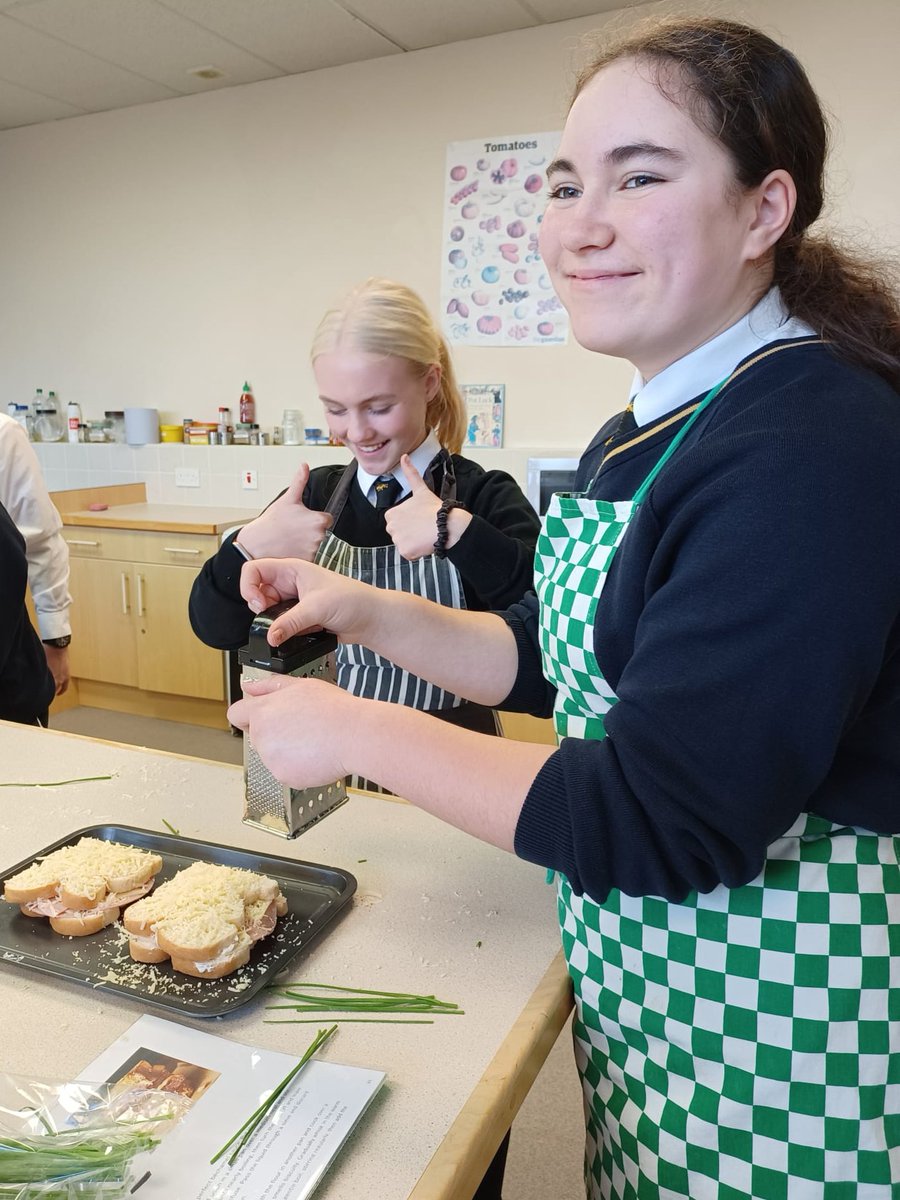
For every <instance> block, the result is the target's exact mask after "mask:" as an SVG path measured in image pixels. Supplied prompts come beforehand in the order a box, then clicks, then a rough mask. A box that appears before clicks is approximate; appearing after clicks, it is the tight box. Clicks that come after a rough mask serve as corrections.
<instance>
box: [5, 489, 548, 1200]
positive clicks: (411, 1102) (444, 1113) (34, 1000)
mask: <svg viewBox="0 0 900 1200" xmlns="http://www.w3.org/2000/svg"><path fill="white" fill-rule="evenodd" d="M138 507H143V506H138ZM148 507H153V506H148ZM0 763H2V767H0V781H2V782H3V783H5V784H9V783H15V784H19V785H21V784H23V783H29V782H31V783H40V784H42V786H39V787H23V786H11V787H10V786H6V787H4V788H3V808H2V814H0V835H2V838H0V846H2V850H0V868H2V869H6V868H8V867H10V866H12V865H13V864H15V863H17V862H19V861H20V860H23V859H25V858H27V857H30V856H31V855H33V854H34V853H36V852H37V851H39V850H40V849H42V848H43V847H44V846H47V845H49V844H50V843H51V842H53V841H55V840H56V839H58V838H60V837H64V836H66V835H68V834H70V833H73V832H75V831H76V830H78V829H81V828H84V827H88V826H92V825H96V824H100V823H103V822H118V823H120V824H126V825H133V826H138V827H143V828H147V829H158V830H159V831H160V832H165V826H164V825H163V820H166V821H168V822H169V823H170V824H172V825H174V826H175V827H176V828H178V829H179V830H180V831H181V832H182V833H183V834H184V835H185V836H189V837H196V838H200V839H205V840H208V841H213V842H220V843H224V844H227V845H232V846H237V847H241V848H244V849H249V850H256V851H258V852H265V853H267V854H276V855H282V856H284V857H286V858H296V859H303V860H306V861H310V862H316V863H321V864H325V865H328V866H335V867H341V868H343V869H345V870H348V871H350V872H351V873H352V874H353V875H355V876H356V878H357V880H358V889H357V893H356V895H355V897H354V898H353V902H352V905H351V906H349V907H348V911H346V912H345V914H344V915H343V916H342V917H341V918H340V919H339V920H338V922H337V923H336V924H335V926H333V927H332V928H331V930H330V931H329V932H328V933H327V935H326V936H325V937H324V938H323V939H322V940H321V942H319V943H318V944H315V945H313V946H312V947H311V948H310V949H309V950H308V952H307V953H306V954H305V955H304V956H303V957H302V958H301V960H300V963H302V967H301V971H302V974H301V975H300V976H299V977H302V978H306V979H310V980H313V981H322V982H332V983H340V984H347V985H352V986H357V987H377V988H381V989H385V990H389V991H412V992H421V993H434V994H436V995H437V996H438V997H439V998H441V999H447V1000H451V1001H454V1002H455V1003H457V1004H459V1005H460V1006H461V1007H462V1008H463V1009H465V1014H466V1015H465V1016H463V1017H459V1018H454V1019H452V1020H450V1019H446V1020H445V1021H444V1022H443V1023H441V1022H440V1021H439V1020H438V1021H436V1023H435V1024H434V1025H422V1026H418V1025H416V1026H407V1027H404V1026H398V1025H377V1026H374V1027H367V1026H365V1025H353V1024H345V1025H341V1026H339V1032H338V1034H337V1035H336V1036H335V1037H334V1039H333V1040H332V1042H331V1043H330V1044H329V1046H328V1047H327V1049H326V1051H324V1052H323V1053H324V1054H325V1056H326V1057H328V1058H330V1059H332V1060H334V1061H337V1062H345V1063H353V1064H357V1065H361V1066H371V1067H378V1068H381V1069H383V1070H385V1071H386V1072H387V1076H388V1078H387V1083H386V1085H385V1088H384V1089H383V1091H382V1094H381V1095H380V1096H379V1097H378V1099H377V1100H376V1102H375V1104H374V1105H373V1107H372V1109H371V1110H370V1112H369V1113H368V1114H367V1115H366V1117H365V1119H364V1120H363V1122H362V1123H361V1124H360V1126H359V1128H358V1129H357V1130H356V1131H355V1133H354V1134H353V1135H352V1138H351V1141H350V1142H349V1143H348V1145H347V1146H346V1147H345V1148H344V1151H343V1153H342V1156H341V1157H340V1158H339V1160H338V1162H337V1163H336V1164H335V1166H334V1168H333V1169H332V1171H331V1172H330V1173H329V1174H328V1176H327V1177H326V1179H325V1180H324V1182H323V1184H322V1185H321V1187H320V1189H319V1190H318V1191H317V1193H316V1195H317V1200H319V1198H321V1200H358V1198H359V1197H362V1196H366V1197H377V1198H378V1200H406V1198H407V1197H409V1198H410V1200H469V1198H470V1197H471V1196H472V1193H473V1191H474V1189H475V1187H476V1186H477V1184H478V1182H479V1180H480V1177H481V1175H482V1174H483V1172H484V1170H485V1168H486V1166H487V1164H488V1162H489V1161H490V1159H491V1157H492V1155H493V1153H494V1150H495V1149H496V1147H497V1145H498V1144H499V1140H500V1138H501V1136H502V1134H503V1132H504V1131H505V1129H506V1128H508V1126H509V1124H510V1122H511V1121H512V1118H513V1117H514V1115H515V1113H516V1111H517V1110H518V1107H519V1105H520V1104H521V1102H522V1099H523V1098H524V1096H525V1094H526V1093H527V1091H528V1088H529V1087H530V1086H531V1083H532V1082H533V1080H534V1078H535V1076H536V1074H537V1072H538V1070H539V1069H540V1066H541V1064H542V1063H543V1061H544V1059H545V1058H546V1056H547V1054H548V1053H549V1050H550V1048H551V1047H552V1045H553V1043H554V1041H555V1040H556V1036H557V1034H558V1033H559V1030H560V1029H561V1028H562V1026H563V1024H564V1023H565V1020H566V1017H567V1015H568V1013H569V1011H570V1009H571V993H570V989H569V985H568V979H567V976H566V973H565V965H564V962H563V960H562V955H561V953H560V951H559V930H558V926H557V921H556V914H555V908H556V903H555V890H554V889H553V888H551V887H548V886H547V885H546V883H545V882H544V872H543V871H542V870H541V869H539V868H538V867H535V866H533V865H530V864H528V863H524V862H522V861H520V860H518V859H516V858H514V857H513V856H511V855H509V854H506V853H504V852H503V851H500V850H497V849H495V848H493V847H491V846H488V845H485V844H483V843H481V842H478V841H476V840H474V839H472V838H470V837H467V836H466V835H464V834H462V833H460V832H459V831H457V830H455V829H452V828H450V827H449V826H447V825H444V824H442V823H441V822H439V821H437V820H436V819H434V818H433V817H431V816H429V815H428V814H426V813H423V812H421V811H420V810H419V809H416V808H414V807H412V806H411V805H408V804H405V803H403V802H402V801H397V800H394V799H390V798H384V797H377V796H373V795H369V794H365V793H358V794H352V795H351V798H350V800H349V802H348V803H347V804H345V805H344V806H343V807H341V808H340V809H338V810H336V811H335V812H333V813H331V814H330V815H328V816H327V817H325V818H324V819H323V820H322V821H320V822H319V823H318V824H316V825H315V826H313V827H312V828H311V829H309V830H307V831H306V832H305V833H303V834H302V835H301V836H300V837H299V838H297V839H296V840H293V841H287V840H284V839H281V838H278V837H275V836H274V835H271V834H268V833H266V832H264V831H262V830H259V829H255V828H253V827H251V826H248V825H245V824H243V822H242V821H241V813H242V795H243V779H242V772H241V770H240V768H239V767H234V766H229V765H225V764H220V763H211V762H207V761H204V760H198V759H192V758H187V757H182V756H179V755H170V754H164V753H161V752H157V751H148V750H141V749H135V748H131V747H124V746H120V745H116V744H114V743H107V742H102V741H97V740H94V739H91V738H82V737H76V736H74V735H70V734H64V733H54V732H53V731H52V730H41V729H32V728H29V727H25V726H19V725H11V724H7V723H5V722H0ZM109 774H111V775H113V778H112V779H110V780H102V781H98V782H89V783H72V784H69V785H66V786H47V781H54V780H55V781H59V780H64V779H73V778H78V777H83V776H89V775H109ZM148 969H149V970H152V968H148ZM292 977H293V978H298V975H297V974H295V973H294V971H292ZM264 996H265V993H262V995H257V996H256V997H254V998H253V999H252V1000H250V1001H249V1002H248V1003H247V1004H246V1005H245V1006H244V1007H242V1008H240V1009H238V1010H237V1011H236V1012H235V1013H234V1014H232V1015H230V1016H228V1017H224V1018H214V1019H212V1020H211V1021H203V1020H199V1019H196V1018H182V1017H180V1016H179V1017H178V1018H177V1019H179V1020H183V1021H184V1023H185V1024H188V1025H193V1026H195V1027H197V1028H201V1029H204V1030H206V1031H208V1032H211V1033H215V1034H217V1035H219V1036H222V1037H228V1038H234V1039H235V1040H237V1041H240V1042H244V1043H247V1044H252V1045H258V1046H263V1047H266V1048H269V1049H273V1050H281V1051H284V1052H286V1053H293V1054H300V1053H302V1051H303V1049H304V1048H305V1047H306V1045H307V1044H308V1042H309V1036H308V1035H309V1027H308V1026H305V1025H300V1026H291V1025H284V1026H279V1025H264V1024H263V1023H262V1022H263V1016H264V1015H265V1011H264V1008H263V1005H264V1003H265V1000H264ZM0 1005H2V1011H3V1012H4V1014H6V1016H5V1018H4V1020H3V1022H2V1023H0V1044H2V1051H3V1053H2V1065H3V1068H4V1069H5V1070H7V1071H10V1072H13V1073H21V1074H25V1075H32V1074H37V1075H39V1076H42V1077H56V1078H62V1079H69V1078H73V1077H74V1076H75V1075H77V1074H78V1072H79V1071H80V1070H81V1069H82V1068H83V1067H84V1066H85V1064H86V1063H88V1062H89V1061H90V1060H91V1059H93V1058H94V1057H95V1056H96V1055H97V1054H98V1053H99V1052H100V1051H101V1050H103V1049H104V1048H105V1047H106V1046H108V1045H109V1044H110V1043H111V1042H112V1041H114V1040H115V1038H116V1037H118V1036H119V1035H120V1034H121V1033H122V1032H123V1031H124V1030H125V1029H126V1028H128V1026H129V1025H131V1024H132V1023H133V1022H134V1021H135V1020H137V1018H138V1017H139V1016H140V1015H141V1014H142V1012H143V1011H145V1009H144V1006H142V1005H141V1003H139V1002H137V1001H134V1000H132V999H130V998H126V997H122V996H117V995H113V994H107V993H104V992H102V991H100V990H92V989H89V988H86V987H82V986H78V985H77V984H74V983H69V982H66V981H63V980H58V979H55V978H53V977H52V976H46V975H43V974H40V973H38V972H31V971H28V970H26V969H24V968H21V967H18V968H17V967H15V966H13V965H10V964H8V963H2V964H0ZM148 1011H158V1010H148ZM12 1013H15V1020H14V1021H13V1020H12V1019H10V1014H12ZM160 1015H164V1016H166V1017H169V1016H170V1014H168V1013H165V1012H163V1013H161V1014H160ZM323 1020H324V1017H323ZM298 1031H299V1032H298Z"/></svg>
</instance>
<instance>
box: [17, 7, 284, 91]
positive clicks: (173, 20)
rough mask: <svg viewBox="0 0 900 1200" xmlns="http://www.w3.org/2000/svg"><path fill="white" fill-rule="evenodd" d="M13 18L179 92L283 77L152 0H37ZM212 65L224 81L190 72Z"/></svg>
mask: <svg viewBox="0 0 900 1200" xmlns="http://www.w3.org/2000/svg"><path fill="white" fill-rule="evenodd" d="M8 16H9V17H10V18H12V19H15V20H17V21H21V22H23V24H26V25H29V26H30V27H31V28H33V29H39V30H40V31H41V32H42V33H46V34H50V35H52V36H53V37H56V38H59V39H60V40H61V41H63V42H65V43H67V44H68V45H71V46H77V47H78V48H79V49H81V50H86V51H90V52H91V53H92V54H96V55H97V56H98V57H99V58H102V59H105V60H106V61H107V62H111V63H116V64H117V65H118V66H120V67H124V68H125V69H126V70H128V71H134V72H135V73H136V74H138V75H142V76H144V78H145V79H152V80H154V82H156V83H159V84H162V85H163V86H165V87H168V88H171V89H172V91H173V92H174V93H176V94H183V93H188V92H199V91H209V90H210V88H211V87H228V86H230V85H232V84H239V83H254V82H256V81H257V80H259V79H271V78H272V77H273V76H276V75H280V74H281V73H282V72H281V71H280V69H279V68H278V67H276V66H274V65H273V64H272V63H269V62H266V61H264V60H263V59H261V58H257V57H256V56H255V55H253V54H250V53H248V51H246V50H243V49H241V47H240V46H235V45H234V43H233V42H231V41H227V40H226V39H225V38H222V37H219V35H218V34H216V33H211V32H210V31H209V30H208V29H201V28H200V26H199V25H197V24H196V23H195V22H194V21H186V20H185V19H184V18H183V17H181V16H179V15H178V14H177V13H175V12H172V11H171V10H170V9H168V8H165V7H163V6H162V5H159V4H156V3H154V2H153V0H35V2H34V3H32V4H28V5H27V6H25V7H24V8H17V9H14V10H13V11H12V12H10V13H8ZM209 65H213V66H216V67H218V68H219V70H221V71H222V72H223V77H222V78H221V79H218V80H212V81H210V80H203V79H198V78H196V77H195V76H192V75H189V74H188V71H189V70H190V69H191V68H192V67H202V66H209Z"/></svg>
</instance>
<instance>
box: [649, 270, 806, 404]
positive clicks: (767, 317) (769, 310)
mask: <svg viewBox="0 0 900 1200" xmlns="http://www.w3.org/2000/svg"><path fill="white" fill-rule="evenodd" d="M810 336H813V337H814V336H815V331H814V330H813V329H811V328H810V327H809V325H807V324H806V323H805V322H804V321H800V320H798V319H797V318H796V317H792V316H791V315H790V314H789V313H788V311H787V309H786V308H785V306H784V301H783V300H782V299H781V293H780V292H779V290H778V288H777V287H773V288H770V290H769V291H768V292H766V294H765V296H763V298H762V300H760V301H759V303H758V304H757V305H756V306H755V307H754V308H751V309H750V311H749V312H748V313H747V315H746V316H744V317H742V318H741V319H740V321H737V322H735V324H734V325H731V326H729V327H728V329H725V330H723V331H722V333H719V334H717V335H716V336H715V337H714V338H711V339H710V340H709V341H708V342H704V343H703V345H702V346H698V347H697V349H696V350H692V351H691V352H690V353H689V354H685V356H684V357H683V358H679V359H676V360H675V362H673V363H671V364H670V365H669V366H668V367H666V368H665V370H664V371H660V373H659V374H658V375H654V376H653V378H652V379H651V380H650V381H649V382H648V383H644V380H643V377H642V376H641V373H640V372H639V371H638V372H635V376H634V380H633V382H632V385H631V391H630V393H629V396H628V399H629V402H630V403H631V404H632V405H633V409H634V419H635V422H636V423H637V425H638V426H641V425H649V424H650V423H651V422H652V421H656V420H658V419H659V418H660V417H664V416H665V415H666V413H669V412H673V411H674V410H675V409H676V408H678V407H679V406H680V405H682V404H686V403H687V402H688V401H689V400H692V399H693V398H694V397H695V396H699V395H700V393H701V392H708V391H709V389H710V388H711V387H715V385H716V384H717V383H718V382H719V380H720V379H724V378H725V376H726V375H729V374H730V373H731V372H732V371H733V370H734V368H735V367H736V366H737V365H738V363H739V362H742V361H743V360H744V359H745V358H747V357H749V355H751V354H754V353H755V352H756V351H757V350H759V349H760V348H761V347H763V346H766V345H768V344H769V343H770V342H778V341H782V340H783V339H784V338H796V337H810Z"/></svg>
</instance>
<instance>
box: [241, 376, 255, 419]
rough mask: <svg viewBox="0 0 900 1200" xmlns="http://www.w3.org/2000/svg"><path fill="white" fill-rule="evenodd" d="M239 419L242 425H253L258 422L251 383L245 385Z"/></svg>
mask: <svg viewBox="0 0 900 1200" xmlns="http://www.w3.org/2000/svg"><path fill="white" fill-rule="evenodd" d="M238 415H239V419H240V422H241V424H242V425H253V424H255V422H256V401H255V400H254V398H253V392H252V390H251V388H250V384H249V383H246V382H245V383H244V387H243V391H242V392H241V399H240V408H239V414H238Z"/></svg>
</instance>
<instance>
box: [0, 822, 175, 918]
mask: <svg viewBox="0 0 900 1200" xmlns="http://www.w3.org/2000/svg"><path fill="white" fill-rule="evenodd" d="M161 867H162V859H161V858H160V856H159V855H158V854H153V853H151V852H149V851H147V850H140V849H138V848H137V847H135V846H125V845H122V844H121V843H119V842H106V841H103V840H101V839H99V838H81V840H80V841H78V842H76V843H75V844H74V845H72V846H63V847H61V848H60V849H59V850H54V851H53V852H52V853H50V854H48V855H46V857H44V858H43V859H40V860H39V861H37V862H34V863H32V864H31V866H29V867H26V868H25V870H24V871H20V872H19V873H18V874H16V875H13V876H11V877H10V878H9V879H8V880H7V881H6V883H5V885H4V889H3V899H4V900H6V901H8V902H9V903H10V904H18V905H19V906H20V907H21V908H22V911H23V912H24V913H25V915H26V916H37V917H48V918H49V919H50V922H51V925H52V927H53V929H54V930H56V932H57V933H65V934H67V935H68V936H72V937H74V936H84V935H85V934H89V933H96V932H97V930H98V929H102V928H103V927H104V926H105V925H109V924H110V923H111V922H112V921H114V920H116V918H117V917H118V915H119V912H120V910H121V908H122V906H123V905H125V904H129V903H131V902H132V901H134V900H136V899H138V898H139V897H140V896H143V895H145V894H146V893H147V892H148V891H149V889H150V888H151V887H152V886H153V880H154V876H155V875H156V874H157V872H158V871H159V870H160V868H161ZM101 909H102V910H104V912H105V914H106V915H105V916H104V918H103V919H102V920H99V919H98V914H99V912H100V910H101ZM110 913H112V914H113V915H112V916H109V915H108V914H110Z"/></svg>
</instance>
